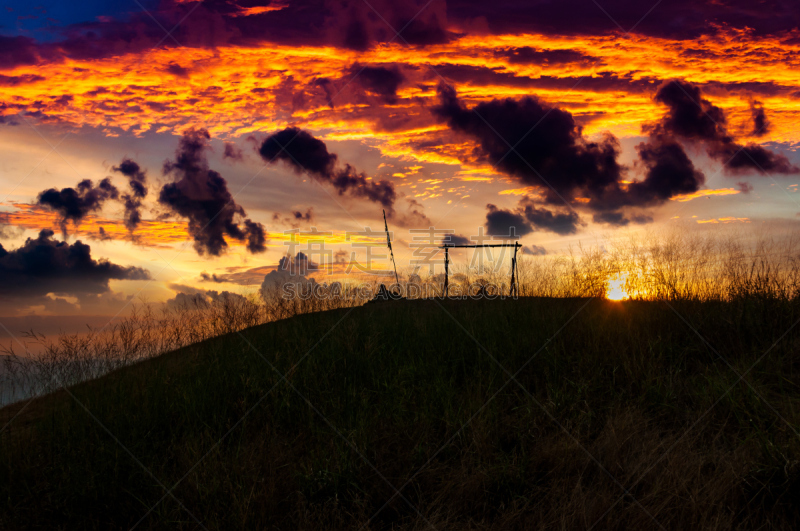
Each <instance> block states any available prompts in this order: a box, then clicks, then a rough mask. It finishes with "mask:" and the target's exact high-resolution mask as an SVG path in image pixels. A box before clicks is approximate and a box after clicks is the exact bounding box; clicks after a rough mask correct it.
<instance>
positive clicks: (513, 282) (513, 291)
mask: <svg viewBox="0 0 800 531" xmlns="http://www.w3.org/2000/svg"><path fill="white" fill-rule="evenodd" d="M517 249H519V243H515V244H514V257H513V258H512V259H511V289H510V290H509V295H510V296H512V297H513V296H514V295H516V294H517Z"/></svg>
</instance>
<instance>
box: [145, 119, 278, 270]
mask: <svg viewBox="0 0 800 531" xmlns="http://www.w3.org/2000/svg"><path fill="white" fill-rule="evenodd" d="M210 138H211V137H210V135H209V134H208V131H206V130H205V129H190V130H188V131H186V132H185V133H184V134H183V138H181V140H180V144H179V146H178V149H177V151H176V152H175V161H170V160H168V161H166V162H165V163H164V175H169V176H172V177H173V179H174V182H172V183H168V184H165V185H164V186H163V188H161V193H160V194H159V198H158V201H159V203H161V204H162V205H163V206H165V207H167V208H169V209H170V210H171V211H173V212H175V213H176V214H178V215H180V216H182V217H184V218H186V219H188V220H189V234H191V236H192V238H194V248H195V250H197V252H198V254H201V255H202V254H206V253H207V254H209V255H212V256H219V255H221V254H223V253H224V252H225V250H226V249H227V247H228V243H227V241H226V240H225V237H226V236H228V237H230V238H233V239H236V240H240V241H245V242H246V244H247V250H248V251H250V252H251V253H259V252H263V251H264V250H266V248H265V245H264V244H265V243H266V235H265V233H264V226H263V225H261V224H260V223H256V222H253V221H251V220H249V219H246V218H245V216H246V212H245V210H244V208H242V207H241V206H240V205H238V204H236V202H235V201H234V199H233V196H232V195H231V193H230V192H229V191H228V183H227V182H226V181H225V179H224V178H223V177H222V176H221V175H220V174H219V173H217V172H216V171H214V170H212V169H210V168H209V167H208V160H207V158H206V150H208V149H209V145H208V142H209V140H210ZM242 225H243V226H242Z"/></svg>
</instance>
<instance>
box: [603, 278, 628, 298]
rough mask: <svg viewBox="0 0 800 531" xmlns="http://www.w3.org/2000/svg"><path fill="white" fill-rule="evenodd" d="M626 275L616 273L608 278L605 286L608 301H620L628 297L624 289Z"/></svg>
mask: <svg viewBox="0 0 800 531" xmlns="http://www.w3.org/2000/svg"><path fill="white" fill-rule="evenodd" d="M626 280H627V275H617V276H616V277H614V278H612V279H609V281H608V286H607V287H606V299H608V300H610V301H621V300H623V299H627V298H628V292H627V291H625V281H626Z"/></svg>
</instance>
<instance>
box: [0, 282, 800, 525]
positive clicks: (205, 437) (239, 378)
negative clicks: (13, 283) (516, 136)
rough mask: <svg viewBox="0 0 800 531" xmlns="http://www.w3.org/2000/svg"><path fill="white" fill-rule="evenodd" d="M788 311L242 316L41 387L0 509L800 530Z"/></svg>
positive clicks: (305, 521)
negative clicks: (234, 324)
mask: <svg viewBox="0 0 800 531" xmlns="http://www.w3.org/2000/svg"><path fill="white" fill-rule="evenodd" d="M798 318H800V305H798V304H797V302H796V301H795V302H792V301H784V302H783V303H776V302H775V301H764V300H755V299H753V300H737V301H727V302H716V301H711V302H698V301H672V302H654V301H627V302H621V303H615V302H609V301H603V300H599V299H583V298H564V299H543V298H524V299H519V300H516V301H513V300H505V301H502V300H495V301H449V300H444V301H430V300H428V301H422V300H421V301H405V302H391V303H382V304H374V305H373V304H371V305H368V306H365V307H359V308H354V309H339V310H332V311H327V312H321V313H315V314H309V315H300V316H296V317H294V318H292V319H288V320H285V321H281V322H276V323H268V324H265V325H261V326H257V327H253V328H247V329H245V330H243V331H241V333H239V332H234V333H229V334H226V335H223V336H220V337H217V338H212V339H208V340H205V341H203V342H200V343H196V344H193V345H190V346H188V347H184V348H182V349H180V350H177V351H174V352H171V353H169V354H166V355H164V356H160V357H158V358H154V359H150V360H147V361H144V362H141V363H138V364H135V365H133V366H130V367H127V368H124V369H121V370H118V371H115V372H112V373H111V374H109V375H107V376H105V377H103V378H100V379H96V380H92V381H89V382H85V383H82V384H79V385H76V386H74V387H72V388H71V389H70V391H69V393H70V394H71V395H74V397H73V396H69V395H67V394H66V392H65V391H61V392H58V393H55V394H51V395H48V396H45V397H42V398H39V399H36V400H35V401H34V402H33V403H32V404H31V405H30V406H28V408H27V409H26V411H25V412H23V414H22V415H20V417H19V418H17V419H15V420H14V422H13V423H11V424H10V425H9V427H8V428H7V429H6V430H5V431H4V432H3V434H2V440H0V455H2V456H3V459H2V465H0V489H2V500H3V502H2V503H3V511H2V515H3V516H2V522H3V526H4V527H5V528H8V529H17V528H35V527H45V528H82V529H93V528H96V529H102V528H130V527H131V526H134V525H135V524H137V523H139V525H138V528H141V529H149V528H163V527H177V528H196V527H198V524H197V522H196V521H195V520H194V518H197V519H198V520H199V521H200V522H202V525H203V526H205V527H206V528H208V529H215V528H226V529H229V528H241V529H353V528H355V529H358V528H359V527H361V526H366V527H365V528H368V529H390V528H395V529H416V528H427V527H431V526H432V527H434V528H436V529H523V528H530V527H534V528H590V527H592V526H593V525H594V529H629V528H646V529H649V528H658V526H659V525H663V526H664V527H665V528H667V529H677V528H703V529H731V528H741V529H755V528H764V527H769V528H777V529H781V528H785V529H791V528H796V526H797V524H798V522H800V514H798V510H800V509H799V507H798V505H797V501H798V494H800V490H799V489H800V464H799V463H798V446H799V444H798V443H799V442H800V441H798V436H797V433H796V430H797V427H798V425H800V422H799V421H800V417H799V416H798V415H799V414H800V411H799V410H798V405H800V404H798V399H800V391H799V390H798V387H797V382H798V380H797V376H796V371H797V352H798V346H800V341H798V340H799V339H800V332H798V328H797V327H794V328H793V327H792V325H793V324H794V323H795V321H796V320H797V319H798ZM695 332H696V333H695ZM765 354H766V355H765ZM729 364H730V365H729ZM745 373H746V375H745V377H744V379H743V380H741V381H740V380H739V375H741V374H745ZM283 374H286V379H285V380H283V379H282V375H283ZM510 375H515V378H514V379H513V380H512V379H511V378H510ZM21 406H22V405H21V404H19V405H16V406H12V407H7V408H5V409H3V410H0V411H1V412H2V418H0V423H2V424H5V423H6V421H7V420H8V419H9V418H10V416H12V415H14V414H15V413H16V412H17V410H18V409H17V408H19V407H21ZM242 418H244V420H241V419H242ZM220 440H221V442H219V443H218V441H220ZM176 484H177V485H176ZM173 486H174V489H173V490H171V491H170V493H171V495H166V493H167V491H168V490H169V489H171V488H172V487H173ZM401 486H404V488H402V491H401V494H402V496H397V495H395V494H396V491H395V488H397V489H399V488H400V487H401ZM623 489H625V490H623ZM626 490H627V492H628V493H629V494H628V495H625V493H626ZM165 495H166V497H165ZM172 495H174V498H173V497H172ZM393 495H395V496H394V497H393ZM162 498H163V499H162ZM159 500H160V501H159ZM618 500H619V501H618ZM387 501H388V503H387ZM384 504H386V505H385V507H384ZM151 508H152V511H150V509H151ZM381 508H382V509H381ZM142 518H143V520H142V521H141V522H139V521H140V519H142Z"/></svg>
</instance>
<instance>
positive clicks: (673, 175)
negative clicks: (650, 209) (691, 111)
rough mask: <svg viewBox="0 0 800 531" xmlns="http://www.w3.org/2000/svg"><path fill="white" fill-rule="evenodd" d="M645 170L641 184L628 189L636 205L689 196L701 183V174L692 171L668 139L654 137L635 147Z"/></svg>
mask: <svg viewBox="0 0 800 531" xmlns="http://www.w3.org/2000/svg"><path fill="white" fill-rule="evenodd" d="M636 150H637V151H638V152H639V159H640V161H641V163H642V165H643V166H644V167H645V168H646V169H647V173H646V176H645V179H644V181H637V182H634V183H631V184H630V185H629V186H628V195H630V196H632V197H634V198H635V199H636V200H635V201H634V202H635V203H636V204H640V205H647V204H652V203H660V202H664V201H666V200H668V199H669V198H670V197H672V196H675V195H680V194H691V193H693V192H696V191H697V190H699V189H700V186H702V185H703V184H704V183H705V180H706V178H705V175H703V172H701V171H699V170H697V169H695V167H694V164H693V163H692V161H691V159H690V158H689V157H688V156H687V155H686V152H684V150H683V147H682V146H681V145H680V144H679V143H678V142H676V141H675V140H674V139H672V138H671V137H667V136H660V135H654V136H651V138H650V141H649V142H646V143H645V142H642V143H641V144H639V145H638V146H637V147H636Z"/></svg>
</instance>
